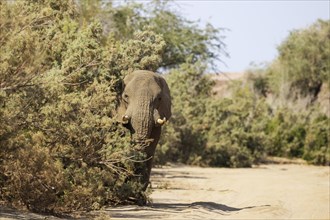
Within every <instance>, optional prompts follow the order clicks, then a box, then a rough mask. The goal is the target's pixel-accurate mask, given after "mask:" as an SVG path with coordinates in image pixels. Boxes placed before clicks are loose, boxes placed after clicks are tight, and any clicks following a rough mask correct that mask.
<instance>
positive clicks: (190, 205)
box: [0, 164, 330, 220]
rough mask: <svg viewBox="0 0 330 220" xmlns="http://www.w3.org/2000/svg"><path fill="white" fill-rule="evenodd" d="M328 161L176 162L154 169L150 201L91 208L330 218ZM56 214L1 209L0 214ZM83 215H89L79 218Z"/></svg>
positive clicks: (117, 213)
mask: <svg viewBox="0 0 330 220" xmlns="http://www.w3.org/2000/svg"><path fill="white" fill-rule="evenodd" d="M329 174H330V167H316V166H307V165H292V164H291V165H262V166H259V167H255V168H247V169H226V168H200V167H188V166H174V167H164V168H154V169H153V171H152V183H153V185H152V188H153V189H152V194H151V198H152V204H150V205H148V206H145V207H139V206H122V207H115V208H106V209H105V210H103V211H98V212H93V213H90V215H89V216H95V215H99V214H103V215H107V216H108V215H110V216H111V219H114V220H120V219H125V220H133V219H146V220H148V219H156V220H157V219H159V220H168V219H173V220H180V219H182V220H184V219H203V220H209V219H210V220H212V219H330V202H329V200H330V192H329V188H330V186H329V182H330V179H329V178H330V176H329ZM45 218H46V219H59V218H56V217H51V216H42V215H37V214H32V213H23V212H14V211H13V210H10V209H3V208H2V209H1V207H0V219H45ZM82 219H90V217H89V218H82Z"/></svg>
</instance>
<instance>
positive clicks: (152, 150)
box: [143, 127, 161, 191]
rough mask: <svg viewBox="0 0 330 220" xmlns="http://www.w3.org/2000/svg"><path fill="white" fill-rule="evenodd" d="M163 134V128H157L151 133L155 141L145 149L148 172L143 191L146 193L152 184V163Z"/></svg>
mask: <svg viewBox="0 0 330 220" xmlns="http://www.w3.org/2000/svg"><path fill="white" fill-rule="evenodd" d="M160 134H161V127H155V128H154V129H153V130H152V132H151V137H150V138H152V139H153V142H151V143H150V145H149V146H148V147H147V148H146V149H145V152H146V157H147V161H146V172H144V174H145V175H144V177H143V190H144V191H145V190H146V189H147V187H148V185H149V182H150V176H151V168H152V162H153V158H154V155H155V150H156V147H157V144H158V141H159V138H160Z"/></svg>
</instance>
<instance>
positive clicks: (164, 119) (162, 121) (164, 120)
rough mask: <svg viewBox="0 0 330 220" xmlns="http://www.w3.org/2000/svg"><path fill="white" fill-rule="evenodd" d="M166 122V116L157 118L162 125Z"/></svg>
mask: <svg viewBox="0 0 330 220" xmlns="http://www.w3.org/2000/svg"><path fill="white" fill-rule="evenodd" d="M165 122H166V118H165V117H164V118H163V119H160V118H159V119H157V123H158V124H160V125H163V124H164V123H165Z"/></svg>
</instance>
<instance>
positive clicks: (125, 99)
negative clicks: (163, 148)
mask: <svg viewBox="0 0 330 220" xmlns="http://www.w3.org/2000/svg"><path fill="white" fill-rule="evenodd" d="M119 109H120V110H119V112H118V115H119V119H120V121H121V123H122V124H124V126H125V127H126V128H128V129H129V130H130V132H131V134H132V141H133V142H134V143H140V145H141V146H143V147H142V150H143V151H144V152H145V154H146V156H147V158H146V170H145V172H143V173H144V174H142V175H144V177H143V180H142V182H143V186H144V188H143V189H144V190H146V188H147V186H148V183H149V179H150V173H151V167H152V160H153V156H154V154H155V149H156V145H157V143H158V141H159V138H160V134H161V126H162V125H164V123H165V122H166V121H167V120H168V119H169V118H170V117H171V96H170V90H169V88H168V86H167V83H166V81H165V80H164V78H163V77H161V76H160V75H158V74H156V73H154V72H151V71H146V70H137V71H134V72H132V73H130V74H128V75H127V76H126V77H125V78H124V90H123V93H122V96H121V102H120V107H119Z"/></svg>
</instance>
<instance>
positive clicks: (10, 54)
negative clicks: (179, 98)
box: [0, 0, 165, 212]
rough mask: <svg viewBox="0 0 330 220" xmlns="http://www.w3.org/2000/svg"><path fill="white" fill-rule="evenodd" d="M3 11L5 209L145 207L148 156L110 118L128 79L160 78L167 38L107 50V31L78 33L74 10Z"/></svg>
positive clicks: (13, 6)
mask: <svg viewBox="0 0 330 220" xmlns="http://www.w3.org/2000/svg"><path fill="white" fill-rule="evenodd" d="M2 7H4V10H1V12H2V14H1V21H3V22H4V24H5V25H4V26H5V28H6V29H7V31H6V32H4V31H1V37H0V39H1V43H2V50H1V53H2V56H1V57H2V60H1V66H0V68H1V73H0V74H1V79H3V80H2V81H1V93H0V101H1V106H2V107H1V110H0V116H1V122H2V124H3V126H2V127H1V128H0V144H1V149H2V150H1V152H0V156H1V161H0V171H1V179H0V186H1V199H2V200H5V201H7V202H9V203H12V204H15V205H18V206H19V205H24V206H27V207H28V208H29V209H31V210H35V211H54V212H63V211H70V210H82V209H85V210H90V209H98V208H100V207H101V206H103V205H106V204H118V203H127V202H130V203H145V201H146V199H147V197H146V194H145V193H143V192H141V191H142V190H141V189H142V188H141V185H140V184H139V182H140V180H139V177H136V169H137V167H138V166H140V163H138V162H135V161H139V160H141V158H143V155H141V153H139V152H137V151H135V150H134V147H133V146H132V145H131V144H130V141H129V135H126V133H127V131H126V130H125V129H124V128H122V127H120V126H118V125H117V122H116V119H115V115H114V114H115V108H116V105H117V97H118V95H119V93H120V85H121V79H122V77H123V75H125V74H126V73H127V72H128V71H131V70H132V69H149V70H155V69H156V68H157V66H158V65H159V63H160V62H161V55H162V50H163V49H162V48H163V47H164V45H165V44H164V41H163V40H162V38H161V37H160V36H159V35H156V34H154V33H153V32H151V31H149V32H148V31H146V32H137V33H134V34H133V37H132V39H130V40H128V41H127V42H122V41H114V40H113V38H111V36H110V37H109V39H106V40H105V42H106V45H104V44H103V42H104V36H103V35H102V28H101V25H100V24H99V23H98V22H92V23H89V24H86V25H84V26H80V25H79V16H78V13H77V12H76V11H75V4H74V3H73V2H71V1H52V0H46V1H40V2H32V1H18V2H15V3H10V2H7V3H6V2H5V3H3V5H2ZM114 63H117V64H116V65H114Z"/></svg>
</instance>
